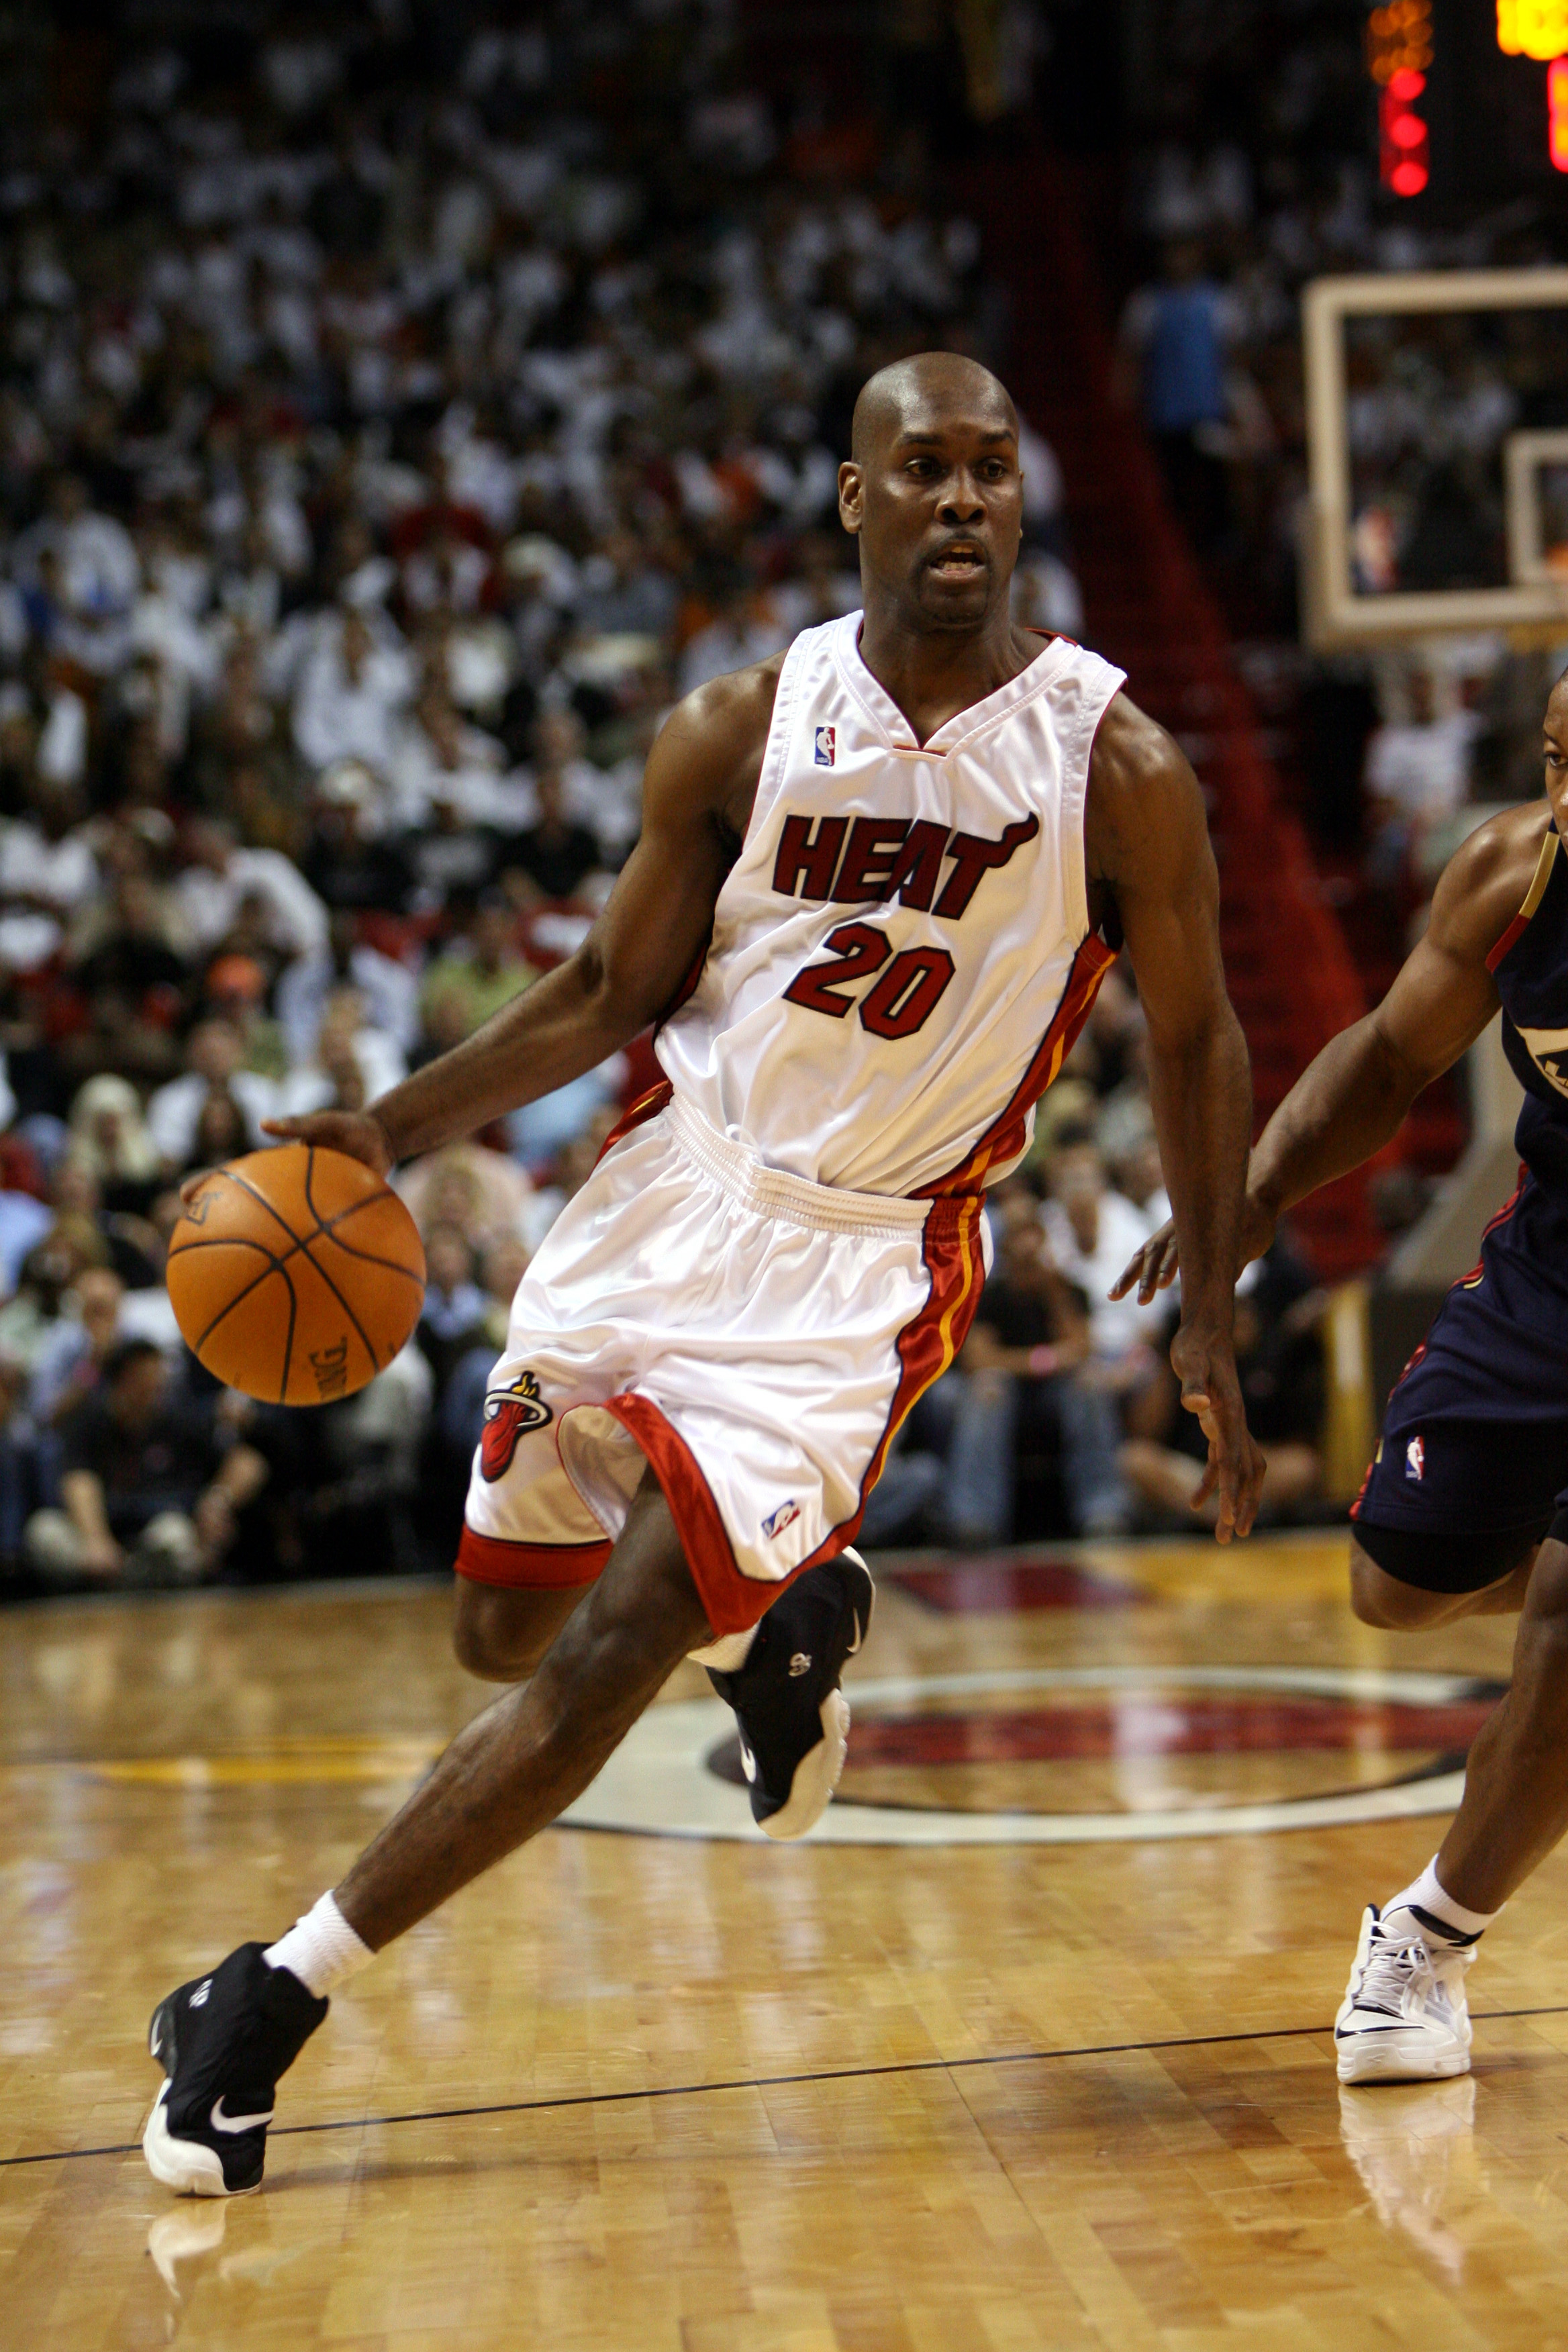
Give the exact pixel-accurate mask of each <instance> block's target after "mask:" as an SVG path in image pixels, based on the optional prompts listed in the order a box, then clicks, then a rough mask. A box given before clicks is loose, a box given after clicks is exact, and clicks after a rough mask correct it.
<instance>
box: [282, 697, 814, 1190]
mask: <svg viewBox="0 0 1568 2352" xmlns="http://www.w3.org/2000/svg"><path fill="white" fill-rule="evenodd" d="M779 667H780V664H779V662H778V661H777V660H773V661H768V662H762V663H758V664H757V665H756V666H755V667H752V668H751V669H745V670H739V671H737V672H735V674H734V675H733V676H731V677H721V678H715V679H713V680H712V681H711V683H710V684H709V685H708V686H705V687H701V688H699V690H698V691H697V692H696V693H695V694H692V695H689V696H688V698H687V699H686V700H685V701H684V702H683V703H681V704H680V705H679V709H677V710H676V711H675V712H674V713H673V714H672V716H671V717H670V719H668V722H667V723H666V725H665V726H664V728H663V729H662V730H661V731H660V733H659V736H658V740H657V741H656V742H655V744H654V747H653V750H652V751H651V752H650V753H649V755H648V762H647V772H646V774H645V776H644V779H643V829H642V837H641V839H640V840H639V841H638V843H637V847H636V849H634V850H633V852H632V855H631V856H630V858H629V859H628V860H627V862H626V867H625V869H624V871H623V872H622V873H621V875H620V876H619V877H618V879H617V881H616V887H615V888H614V890H613V891H612V892H611V894H610V898H609V899H608V902H607V903H606V905H605V909H604V912H603V913H602V914H601V915H600V917H599V919H598V920H597V921H596V922H595V925H594V928H593V929H592V930H591V931H590V932H589V934H588V936H587V938H586V940H584V943H583V945H582V946H581V947H580V948H579V949H578V950H577V952H576V954H575V955H574V956H573V957H571V958H570V959H569V960H568V961H567V962H565V963H563V964H562V965H561V966H560V967H559V968H558V969H557V970H556V971H552V972H549V973H547V974H546V975H545V977H544V978H543V979H542V980H541V981H539V982H536V983H535V984H534V986H533V987H532V988H531V989H529V990H528V991H527V992H526V993H525V994H524V995H522V996H520V997H517V998H515V999H514V1000H513V1001H512V1003H510V1004H508V1005H505V1006H503V1008H502V1009H501V1011H500V1013H495V1014H494V1015H492V1017H491V1018H490V1019H489V1021H487V1022H486V1023H485V1024H484V1025H483V1027H482V1028H479V1029H477V1030H476V1031H475V1032H474V1034H473V1035H472V1036H471V1037H469V1038H468V1039H466V1040H465V1042H464V1043H463V1044H462V1045H458V1046H455V1047H454V1048H453V1050H452V1052H451V1053H449V1054H443V1055H441V1057H440V1059H439V1060H438V1061H435V1062H431V1063H429V1064H427V1065H426V1067H425V1068H424V1069H422V1070H417V1071H416V1072H415V1074H414V1076H412V1077H410V1078H405V1080H404V1082H403V1084H402V1085H401V1086H398V1087H393V1088H392V1090H391V1092H390V1093H389V1094H384V1095H383V1096H382V1097H381V1099H380V1100H379V1101H378V1102H375V1103H373V1104H371V1106H370V1107H369V1108H368V1109H367V1110H365V1111H363V1112H362V1113H357V1114H356V1113H351V1112H346V1111H317V1112H316V1113H314V1114H313V1115H312V1116H311V1117H310V1118H279V1119H268V1121H267V1122H266V1125H267V1131H268V1134H269V1135H279V1136H289V1137H293V1138H297V1139H299V1140H300V1141H302V1142H306V1143H317V1144H324V1145H326V1146H328V1147H330V1148H331V1149H332V1150H338V1151H346V1152H348V1153H349V1154H350V1155H351V1156H352V1157H353V1158H354V1159H356V1160H363V1161H365V1162H366V1164H367V1165H368V1166H370V1167H372V1168H374V1170H375V1171H376V1172H377V1174H378V1175H384V1174H385V1173H386V1172H387V1171H388V1170H389V1169H391V1168H392V1167H394V1166H395V1164H396V1162H397V1161H398V1160H405V1159H407V1158H409V1157H410V1156H411V1155H412V1154H413V1153H415V1152H418V1151H429V1150H434V1149H435V1147H436V1146H437V1145H438V1144H442V1143H447V1142H449V1141H451V1139H453V1138H454V1137H455V1136H460V1135H471V1134H472V1133H473V1131H474V1129H476V1128H480V1127H484V1126H486V1125H487V1124H488V1123H489V1120H491V1119H492V1118H500V1115H501V1114H502V1112H504V1111H509V1110H515V1109H516V1108H518V1106H519V1105H520V1104H521V1103H529V1102H535V1101H537V1100H538V1098H539V1097H540V1096H541V1095H548V1094H553V1093H554V1091H555V1089H556V1088H557V1087H563V1086H566V1085H568V1084H569V1083H570V1081H571V1080H572V1079H573V1078H577V1077H581V1076H582V1075H583V1073H584V1071H585V1070H591V1069H593V1068H595V1066H596V1065H597V1064H598V1063H600V1062H602V1061H604V1060H605V1058H606V1057H607V1056H608V1055H611V1054H614V1053H616V1052H618V1051H619V1049H620V1048H621V1047H622V1046H623V1045H627V1044H628V1043H629V1042H630V1040H631V1039H632V1038H633V1037H635V1036H636V1035H637V1032H638V1031H639V1030H640V1029H644V1028H646V1027H647V1024H648V1023H649V1022H650V1021H652V1020H655V1019H657V1017H658V1014H659V1013H662V1012H663V1011H664V1009H665V1008H666V1006H667V1005H668V1003H670V1001H671V999H672V998H673V997H674V996H675V995H676V994H677V993H678V992H679V989H680V987H681V985H682V982H684V981H685V979H686V977H687V975H688V973H689V971H690V970H691V967H692V965H693V964H694V963H695V961H697V958H698V957H699V956H700V954H701V953H702V951H703V950H704V948H705V947H706V945H707V941H708V935H709V931H710V928H711V926H712V921H713V907H714V902H715V900H716V899H717V898H718V896H719V890H720V887H721V884H722V882H723V879H724V877H725V875H726V874H727V873H728V871H729V869H730V866H731V863H732V862H733V859H734V856H735V851H736V848H737V846H738V845H739V843H740V841H741V839H742V836H743V835H744V833H745V829H746V824H747V821H748V819H749V817H750V815H751V808H752V798H753V797H754V795H755V793H756V786H757V777H758V774H759V772H760V770H761V767H762V758H763V746H764V745H765V743H766V741H767V732H768V722H769V720H770V719H771V718H772V715H773V696H774V694H775V692H776V690H777V687H778V673H779Z"/></svg>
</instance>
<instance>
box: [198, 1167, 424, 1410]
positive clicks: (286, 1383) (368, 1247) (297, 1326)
mask: <svg viewBox="0 0 1568 2352" xmlns="http://www.w3.org/2000/svg"><path fill="white" fill-rule="evenodd" d="M168 1282H169V1299H170V1303H171V1305H172V1306H173V1307H174V1314H175V1318H176V1319H177V1320H178V1323H179V1326H180V1328H181V1330H182V1331H183V1332H184V1336H185V1339H186V1343H187V1345H188V1346H189V1347H190V1349H192V1351H193V1353H194V1354H195V1355H196V1356H197V1357H199V1359H200V1360H201V1361H202V1362H203V1363H204V1364H205V1366H206V1368H207V1370H208V1371H209V1372H212V1373H213V1374H214V1375H215V1376H216V1378H217V1379H218V1380H220V1381H225V1382H226V1385H227V1386H228V1387H230V1388H234V1389H243V1390H244V1391H245V1393H246V1395H247V1396H253V1397H258V1398H260V1400H261V1401H262V1402H263V1403H266V1404H330V1403H331V1401H332V1399H333V1398H334V1397H346V1396H352V1395H353V1392H354V1391H355V1390H356V1389H363V1386H364V1384H365V1382H366V1381H368V1380H372V1379H374V1376H375V1374H376V1373H377V1372H379V1371H383V1370H384V1369H385V1367H386V1366H387V1365H388V1364H390V1363H391V1361H392V1360H393V1358H394V1356H395V1355H396V1353H397V1351H398V1349H400V1348H401V1347H402V1346H403V1344H404V1342H405V1340H406V1339H407V1338H408V1335H409V1333H410V1332H411V1331H412V1330H413V1328H414V1326H415V1325H416V1323H417V1321H418V1320H419V1309H420V1307H421V1305H422V1303H423V1301H424V1297H425V1252H424V1250H423V1249H422V1248H421V1246H420V1242H419V1235H418V1234H417V1233H416V1230H415V1225H414V1220H413V1218H412V1217H411V1216H410V1215H409V1213H408V1212H407V1210H406V1209H405V1207H404V1205H403V1203H402V1202H401V1201H400V1200H399V1199H398V1197H397V1195H396V1193H395V1192H391V1191H389V1190H388V1188H387V1187H386V1185H384V1183H383V1182H382V1181H381V1178H380V1177H379V1176H374V1175H373V1174H372V1173H371V1171H370V1170H369V1169H368V1168H366V1167H364V1166H363V1165H362V1163H361V1162H360V1161H359V1160H350V1159H349V1158H347V1156H346V1155H345V1154H344V1153H343V1152H341V1151H322V1150H319V1149H317V1148H316V1147H315V1146H313V1145H308V1144H303V1143H284V1144H279V1147H278V1148H277V1150H273V1151H251V1152H247V1155H246V1157H245V1158H244V1159H243V1160H230V1161H229V1163H228V1165H227V1167H226V1168H215V1169H214V1171H213V1172H212V1174H211V1175H210V1176H205V1177H204V1178H203V1179H202V1181H201V1183H200V1185H199V1186H198V1188H197V1190H196V1192H195V1194H194V1195H193V1197H192V1199H191V1200H190V1202H188V1203H187V1205H186V1207H185V1210H184V1214H183V1215H182V1216H181V1218H180V1221H179V1223H178V1224H177V1225H176V1226H175V1227H174V1234H173V1236H172V1238H171V1240H170V1243H169V1271H168Z"/></svg>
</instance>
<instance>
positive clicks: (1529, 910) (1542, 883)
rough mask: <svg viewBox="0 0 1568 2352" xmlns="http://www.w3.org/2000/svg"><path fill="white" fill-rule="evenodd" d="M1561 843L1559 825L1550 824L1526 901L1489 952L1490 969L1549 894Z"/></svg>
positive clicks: (1504, 953) (1519, 937)
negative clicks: (1547, 891) (1553, 869)
mask: <svg viewBox="0 0 1568 2352" xmlns="http://www.w3.org/2000/svg"><path fill="white" fill-rule="evenodd" d="M1559 846H1560V839H1559V835H1558V832H1557V828H1556V825H1555V824H1549V825H1548V826H1547V828H1546V837H1545V839H1544V840H1543V841H1542V845H1541V854H1540V856H1538V857H1537V859H1536V861H1535V871H1534V873H1533V874H1532V875H1531V877H1530V887H1529V889H1528V890H1527V891H1526V893H1525V898H1524V904H1523V906H1522V907H1521V908H1520V910H1519V912H1518V914H1517V915H1516V916H1515V917H1514V919H1513V920H1512V922H1511V923H1510V925H1509V927H1508V929H1507V930H1506V931H1504V933H1503V935H1502V937H1501V939H1500V940H1499V941H1498V943H1497V945H1496V946H1495V947H1494V948H1493V950H1492V951H1491V953H1490V954H1489V956H1488V958H1487V970H1488V971H1496V970H1497V968H1498V966H1499V964H1500V963H1501V961H1502V960H1503V958H1504V956H1506V955H1507V953H1508V951H1509V950H1510V948H1511V947H1513V946H1515V945H1516V944H1517V943H1518V941H1519V940H1521V938H1522V937H1523V936H1524V933H1525V932H1526V931H1527V930H1528V929H1529V928H1530V925H1531V921H1532V920H1533V919H1534V917H1535V915H1536V913H1537V911H1538V910H1539V908H1540V906H1541V902H1542V898H1545V896H1546V886H1547V884H1548V883H1549V882H1550V881H1551V879H1552V866H1553V865H1554V864H1555V862H1556V857H1557V852H1558V848H1559Z"/></svg>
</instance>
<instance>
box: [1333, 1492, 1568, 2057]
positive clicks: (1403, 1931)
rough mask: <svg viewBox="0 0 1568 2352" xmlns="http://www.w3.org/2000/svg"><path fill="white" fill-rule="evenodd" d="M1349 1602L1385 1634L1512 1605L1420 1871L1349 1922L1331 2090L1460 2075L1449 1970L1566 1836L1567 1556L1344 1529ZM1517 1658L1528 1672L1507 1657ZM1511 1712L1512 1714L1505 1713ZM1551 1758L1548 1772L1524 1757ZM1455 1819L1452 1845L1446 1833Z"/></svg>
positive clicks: (1432, 1533)
mask: <svg viewBox="0 0 1568 2352" xmlns="http://www.w3.org/2000/svg"><path fill="white" fill-rule="evenodd" d="M1357 1536H1358V1539H1357V1540H1354V1541H1352V1548H1351V1597H1352V1605H1353V1607H1354V1609H1355V1612H1356V1614H1357V1616H1358V1617H1360V1618H1362V1619H1363V1622H1366V1623H1368V1624H1372V1625H1382V1626H1386V1627H1391V1628H1394V1629H1395V1630H1399V1629H1413V1628H1415V1627H1420V1626H1428V1625H1441V1624H1447V1623H1448V1622H1451V1621H1452V1620H1453V1619H1455V1618H1457V1617H1463V1616H1495V1615H1499V1614H1500V1613H1501V1612H1503V1611H1505V1610H1513V1609H1521V1610H1522V1612H1523V1613H1522V1615H1521V1620H1520V1633H1519V1645H1518V1649H1517V1651H1516V1666H1515V1681H1514V1689H1513V1691H1512V1692H1511V1693H1510V1696H1509V1697H1508V1698H1505V1699H1504V1700H1503V1701H1502V1702H1501V1704H1500V1706H1499V1707H1498V1709H1497V1711H1496V1713H1495V1714H1494V1715H1493V1716H1492V1717H1490V1719H1489V1721H1488V1723H1487V1724H1486V1725H1485V1727H1483V1729H1482V1731H1481V1733H1480V1736H1479V1738H1478V1739H1477V1741H1476V1744H1475V1747H1474V1748H1473V1749H1472V1750H1471V1754H1470V1760H1469V1766H1468V1774H1467V1780H1466V1795H1465V1802H1464V1805H1463V1807H1462V1809H1461V1811H1460V1815H1459V1818H1458V1821H1457V1822H1456V1823H1455V1825H1454V1829H1453V1830H1451V1831H1450V1832H1449V1834H1448V1837H1447V1840H1446V1841H1445V1843H1444V1845H1443V1848H1442V1851H1441V1852H1440V1853H1438V1854H1436V1855H1435V1856H1434V1858H1433V1860H1432V1861H1431V1862H1430V1863H1429V1864H1427V1866H1426V1869H1425V1870H1424V1871H1423V1872H1422V1873H1421V1874H1420V1876H1419V1877H1418V1878H1416V1879H1415V1880H1414V1881H1413V1882H1412V1884H1411V1885H1409V1886H1407V1887H1405V1889H1404V1890H1403V1891H1402V1892H1401V1893H1400V1894H1398V1895H1394V1897H1393V1899H1392V1900H1391V1901H1390V1902H1389V1903H1387V1904H1386V1905H1384V1907H1383V1908H1382V1910H1379V1908H1378V1907H1377V1906H1376V1905H1375V1904H1369V1905H1368V1906H1367V1907H1366V1910H1365V1912H1364V1913H1363V1917H1362V1925H1361V1936H1360V1939H1359V1942H1358V1944H1357V1947H1356V1956H1355V1960H1354V1963H1353V1965H1352V1969H1351V1976H1350V1983H1349V1985H1348V1986H1347V1988H1346V1990H1345V1997H1344V2000H1343V2001H1342V2003H1341V2006H1340V2011H1339V2015H1338V2017H1337V2018H1336V2019H1335V2021H1334V2041H1335V2048H1336V2056H1337V2064H1338V2071H1339V2077H1340V2080H1341V2082H1342V2083H1362V2084H1366V2083H1408V2082H1423V2081H1431V2080H1434V2079H1441V2078H1442V2077H1444V2076H1447V2075H1453V2074H1465V2073H1468V2069H1469V2063H1470V2021H1469V2011H1468V2005H1467V2003H1466V2000H1465V1974H1466V1971H1467V1969H1468V1968H1469V1966H1470V1963H1471V1961H1472V1960H1473V1959H1474V1958H1475V1952H1476V1946H1477V1943H1478V1941H1479V1937H1480V1935H1481V1933H1482V1931H1483V1930H1484V1929H1485V1927H1487V1925H1488V1922H1489V1919H1490V1918H1491V1916H1493V1914H1494V1913H1495V1912H1496V1911H1498V1910H1499V1909H1500V1907H1501V1906H1502V1904H1503V1902H1504V1900H1505V1899H1506V1896H1507V1895H1508V1894H1509V1893H1510V1891H1511V1888H1512V1887H1513V1886H1515V1885H1518V1884H1519V1883H1520V1881H1521V1879H1522V1878H1523V1877H1524V1876H1525V1875H1526V1874H1528V1872H1529V1871H1530V1870H1531V1869H1533V1867H1534V1865H1535V1864H1536V1862H1538V1861H1539V1860H1540V1859H1541V1857H1542V1854H1543V1853H1546V1852H1547V1851H1548V1850H1549V1849H1550V1847H1551V1846H1552V1845H1553V1844H1555V1843H1556V1842H1557V1840H1558V1838H1559V1837H1561V1835H1562V1834H1563V1828H1564V1826H1568V1759H1565V1758H1563V1745H1564V1738H1563V1736H1564V1733H1565V1732H1568V1676H1565V1675H1563V1673H1562V1672H1561V1671H1560V1670H1559V1669H1558V1667H1557V1666H1554V1664H1553V1659H1554V1656H1555V1654H1556V1648H1557V1647H1558V1646H1560V1647H1561V1653H1562V1661H1563V1662H1568V1548H1565V1547H1564V1546H1563V1544H1561V1543H1555V1542H1552V1541H1550V1540H1549V1541H1547V1542H1545V1543H1539V1544H1538V1542H1537V1541H1536V1538H1535V1533H1534V1530H1531V1529H1523V1530H1521V1529H1519V1528H1514V1529H1512V1530H1509V1529H1503V1530H1500V1531H1497V1532H1494V1533H1492V1534H1490V1535H1487V1536H1456V1535H1452V1534H1446V1533H1444V1532H1441V1531H1440V1530H1438V1529H1436V1528H1434V1529H1431V1530H1429V1531H1421V1530H1415V1529H1409V1528H1404V1529H1391V1528H1388V1527H1386V1526H1380V1525H1377V1524H1376V1523H1367V1524H1363V1525H1362V1526H1361V1527H1358V1530H1357ZM1526 1654H1528V1655H1529V1657H1530V1659H1531V1661H1532V1668H1533V1670H1532V1671H1526V1670H1524V1669H1523V1668H1522V1666H1521V1664H1520V1663H1518V1662H1517V1661H1521V1660H1522V1659H1523V1658H1524V1657H1525V1656H1526ZM1516 1702H1517V1703H1516ZM1549 1748H1550V1749H1551V1750H1552V1752H1553V1753H1555V1754H1557V1755H1558V1756H1559V1757H1560V1759H1563V1769H1560V1770H1559V1773H1558V1775H1557V1781H1558V1785H1557V1786H1556V1787H1555V1788H1553V1786H1552V1777H1553V1776H1552V1773H1551V1771H1550V1770H1547V1771H1544V1772H1543V1771H1542V1768H1541V1764H1540V1760H1539V1759H1540V1755H1541V1754H1542V1752H1543V1751H1544V1750H1546V1749H1549ZM1459 1822H1465V1823H1466V1829H1465V1831H1464V1832H1463V1833H1462V1834H1461V1835H1458V1836H1456V1832H1458V1829H1459Z"/></svg>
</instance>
